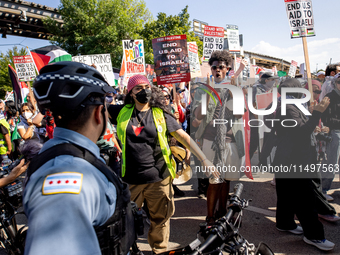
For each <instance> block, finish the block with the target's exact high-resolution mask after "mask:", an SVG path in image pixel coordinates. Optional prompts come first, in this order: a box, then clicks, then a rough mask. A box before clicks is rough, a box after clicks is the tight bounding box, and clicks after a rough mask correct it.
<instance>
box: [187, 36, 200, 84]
mask: <svg viewBox="0 0 340 255" xmlns="http://www.w3.org/2000/svg"><path fill="white" fill-rule="evenodd" d="M188 53H189V65H190V74H191V78H194V77H200V76H201V66H200V61H199V59H198V47H197V45H196V42H188Z"/></svg>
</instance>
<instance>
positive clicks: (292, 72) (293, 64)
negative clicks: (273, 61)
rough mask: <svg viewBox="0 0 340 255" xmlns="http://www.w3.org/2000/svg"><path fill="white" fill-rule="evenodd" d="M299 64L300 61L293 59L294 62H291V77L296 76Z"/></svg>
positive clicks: (289, 73)
mask: <svg viewBox="0 0 340 255" xmlns="http://www.w3.org/2000/svg"><path fill="white" fill-rule="evenodd" d="M297 65H298V63H297V62H296V61H294V60H292V62H291V63H290V67H289V72H288V76H289V77H291V78H294V77H295V74H296V68H297Z"/></svg>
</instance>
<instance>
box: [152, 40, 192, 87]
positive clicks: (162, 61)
mask: <svg viewBox="0 0 340 255" xmlns="http://www.w3.org/2000/svg"><path fill="white" fill-rule="evenodd" d="M152 48H153V54H154V60H155V73H156V75H157V84H158V85H162V84H167V83H178V82H188V81H190V68H189V57H188V47H187V37H186V35H172V36H165V37H160V38H156V39H153V40H152Z"/></svg>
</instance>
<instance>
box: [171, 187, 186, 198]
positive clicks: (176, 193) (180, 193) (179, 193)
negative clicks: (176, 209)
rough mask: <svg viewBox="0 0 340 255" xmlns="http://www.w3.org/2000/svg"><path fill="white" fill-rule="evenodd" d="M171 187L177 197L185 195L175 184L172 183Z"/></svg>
mask: <svg viewBox="0 0 340 255" xmlns="http://www.w3.org/2000/svg"><path fill="white" fill-rule="evenodd" d="M172 187H173V188H174V192H175V195H176V196H178V197H184V196H185V193H184V192H183V191H182V190H180V189H179V188H178V187H177V186H176V185H172Z"/></svg>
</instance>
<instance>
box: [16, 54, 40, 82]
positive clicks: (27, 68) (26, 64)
mask: <svg viewBox="0 0 340 255" xmlns="http://www.w3.org/2000/svg"><path fill="white" fill-rule="evenodd" d="M13 63H14V66H15V70H16V71H17V75H18V79H19V81H33V80H34V79H35V68H34V63H33V60H32V58H31V56H30V55H28V56H13Z"/></svg>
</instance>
